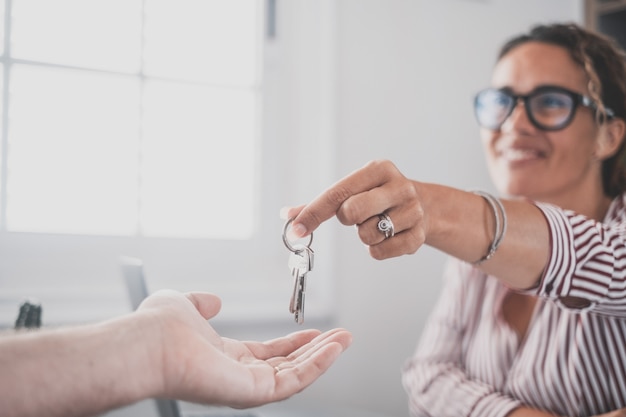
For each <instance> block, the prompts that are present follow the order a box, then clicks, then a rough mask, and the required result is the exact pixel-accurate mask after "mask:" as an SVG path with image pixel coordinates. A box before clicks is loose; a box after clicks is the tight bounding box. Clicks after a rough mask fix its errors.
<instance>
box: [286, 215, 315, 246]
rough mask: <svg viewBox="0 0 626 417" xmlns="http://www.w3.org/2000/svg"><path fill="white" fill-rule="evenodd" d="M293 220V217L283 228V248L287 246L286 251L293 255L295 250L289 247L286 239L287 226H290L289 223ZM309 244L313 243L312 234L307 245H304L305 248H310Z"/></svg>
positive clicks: (289, 244)
mask: <svg viewBox="0 0 626 417" xmlns="http://www.w3.org/2000/svg"><path fill="white" fill-rule="evenodd" d="M293 219H295V217H292V218H291V219H289V220H287V222H286V223H285V227H284V228H283V242H285V246H287V249H289V250H290V251H291V252H294V253H295V252H296V249H295V248H294V247H293V246H291V243H289V239H287V229H289V225H290V224H291V222H293ZM311 243H313V233H311V234H310V235H309V243H307V244H306V247H307V248H310V247H311Z"/></svg>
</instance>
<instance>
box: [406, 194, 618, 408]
mask: <svg viewBox="0 0 626 417" xmlns="http://www.w3.org/2000/svg"><path fill="white" fill-rule="evenodd" d="M537 207H539V208H540V209H541V210H542V212H543V213H544V215H545V217H546V219H547V221H548V224H549V229H550V238H551V252H550V257H549V261H548V265H547V267H546V270H545V271H544V275H543V277H542V278H541V280H540V282H539V285H538V287H537V288H535V289H534V290H532V293H533V294H536V295H538V297H539V300H538V302H537V304H536V307H535V310H534V312H533V316H532V318H531V321H530V324H529V327H528V330H527V333H526V336H525V337H524V338H523V339H522V340H519V337H518V335H517V333H516V332H515V331H514V330H513V329H512V328H511V327H509V325H508V323H507V322H506V321H505V319H504V316H503V313H502V303H503V300H504V298H505V297H506V295H507V294H508V292H509V291H511V290H510V289H509V288H507V287H506V286H505V285H503V284H502V283H501V282H500V281H498V280H497V279H496V278H494V277H492V276H488V275H486V274H485V273H483V272H482V271H480V270H479V269H477V268H474V267H472V266H471V265H469V264H467V263H464V262H461V261H459V260H455V259H450V261H449V263H448V265H447V268H446V271H445V273H444V285H443V289H442V294H441V296H440V298H439V301H438V303H437V305H436V306H435V309H434V310H433V312H432V313H431V316H430V318H429V320H428V322H427V323H426V326H425V328H424V331H423V333H422V336H421V339H420V342H419V344H418V346H417V349H416V351H415V354H414V356H413V357H412V358H411V359H410V360H409V361H407V363H406V365H405V368H404V371H403V384H404V387H405V389H406V391H407V393H408V396H409V405H410V409H411V413H412V415H414V416H435V417H446V416H454V417H459V416H481V417H503V416H505V415H507V414H508V413H509V412H511V411H512V410H513V409H514V408H516V407H519V406H521V405H524V406H527V407H531V408H535V409H539V410H544V411H549V412H552V413H555V414H557V415H560V416H568V417H569V416H593V415H597V414H601V413H604V412H609V411H612V410H615V409H618V408H622V407H626V195H624V196H621V197H619V198H617V199H615V200H614V201H613V202H612V204H611V206H610V208H609V211H608V213H607V215H606V218H605V220H604V222H603V223H599V222H597V221H594V220H591V219H588V218H586V217H584V216H581V215H578V214H576V213H573V212H571V211H567V210H562V209H559V208H557V207H555V206H551V205H547V204H540V203H538V204H537ZM567 296H569V297H578V298H582V299H584V301H585V302H584V307H582V308H573V307H568V304H569V303H567V302H564V299H563V297H567Z"/></svg>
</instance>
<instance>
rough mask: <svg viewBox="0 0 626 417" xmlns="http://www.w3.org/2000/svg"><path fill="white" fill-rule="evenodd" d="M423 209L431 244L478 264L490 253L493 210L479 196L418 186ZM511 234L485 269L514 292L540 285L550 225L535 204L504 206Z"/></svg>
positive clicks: (507, 204)
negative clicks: (539, 280)
mask: <svg viewBox="0 0 626 417" xmlns="http://www.w3.org/2000/svg"><path fill="white" fill-rule="evenodd" d="M415 188H416V190H417V193H418V195H419V198H421V201H422V204H423V206H424V213H425V218H424V223H425V228H427V230H426V231H425V235H426V243H427V244H428V245H430V246H433V247H435V248H437V249H440V250H442V251H443V252H446V253H448V254H450V255H452V256H455V257H457V258H459V259H463V260H465V261H468V262H474V261H477V260H479V259H481V257H483V256H484V255H485V254H486V253H487V251H488V248H489V245H490V244H491V242H492V240H493V238H494V230H495V217H494V213H493V209H492V208H491V206H490V205H489V204H488V203H487V201H486V200H485V199H484V198H483V197H481V196H479V195H476V194H473V193H470V192H465V191H461V190H457V189H454V188H450V187H445V186H441V185H436V184H425V183H418V182H415ZM502 203H503V206H504V209H505V212H506V216H507V220H508V221H507V230H506V234H505V235H504V238H503V240H502V244H501V245H500V246H499V248H498V250H497V252H496V253H495V255H494V256H493V257H492V258H491V259H489V260H487V261H485V262H483V263H482V264H481V268H482V269H483V270H485V271H486V272H488V273H490V274H493V275H495V276H497V277H498V278H500V279H501V280H503V281H504V282H506V283H507V284H508V285H510V286H512V287H514V288H529V287H532V286H533V285H535V284H536V282H537V280H538V279H539V277H540V276H541V273H542V271H543V270H544V268H545V266H546V263H547V259H548V251H549V245H550V237H549V231H548V226H547V223H546V220H545V218H544V216H543V214H542V213H541V211H540V210H539V209H538V208H537V207H535V206H534V205H533V204H530V203H528V202H524V201H510V200H506V201H502Z"/></svg>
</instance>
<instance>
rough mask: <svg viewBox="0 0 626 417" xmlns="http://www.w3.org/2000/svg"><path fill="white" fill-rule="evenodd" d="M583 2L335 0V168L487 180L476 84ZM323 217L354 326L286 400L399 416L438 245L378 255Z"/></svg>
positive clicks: (344, 308) (430, 298) (477, 182)
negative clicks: (521, 38)
mask: <svg viewBox="0 0 626 417" xmlns="http://www.w3.org/2000/svg"><path fill="white" fill-rule="evenodd" d="M582 9H583V5H582V1H581V0H549V1H546V0H525V1H519V0H434V1H433V0H430V1H425V0H421V1H416V0H340V1H337V16H336V22H337V28H336V30H337V36H338V39H337V46H336V53H337V54H338V56H337V58H336V60H337V77H336V83H337V105H336V106H335V107H336V109H337V115H336V124H337V147H338V155H337V156H336V161H337V167H336V170H337V178H336V179H339V178H340V177H341V176H344V175H345V174H347V173H349V172H351V171H352V170H354V169H356V168H359V167H360V166H362V165H363V164H364V163H366V162H367V161H368V160H370V159H378V158H388V159H391V160H392V161H394V162H395V163H396V164H397V165H398V166H399V167H400V169H401V170H402V171H403V172H404V173H405V174H406V175H407V176H409V177H412V178H415V179H420V180H424V181H432V182H439V183H444V184H448V185H454V186H458V187H460V188H464V189H470V188H482V189H490V187H491V183H490V181H489V178H488V176H487V172H486V169H485V168H484V166H483V165H484V164H483V156H482V151H481V147H480V143H479V139H478V131H477V128H476V125H475V123H474V120H473V115H472V111H471V109H472V107H471V100H472V96H473V94H474V93H475V92H476V91H477V90H479V89H480V88H482V87H484V86H486V85H487V84H488V82H489V76H490V70H491V67H492V65H493V63H494V60H495V54H496V51H497V48H498V47H499V46H500V45H501V44H502V43H503V42H504V40H505V39H507V38H508V37H510V36H512V35H514V34H517V33H518V32H520V31H525V30H527V29H528V28H529V27H530V25H532V24H534V23H539V22H549V21H556V20H567V21H578V22H581V21H582ZM332 222H333V223H334V227H333V231H335V232H336V238H337V243H338V244H337V247H338V253H337V255H336V257H335V262H336V271H337V285H338V296H337V299H338V303H339V304H338V317H337V321H336V323H335V324H336V325H338V326H342V327H346V328H348V329H350V330H351V331H352V332H353V333H354V344H353V346H352V347H351V348H350V350H349V351H347V352H346V354H345V356H344V357H342V358H341V359H340V360H339V362H338V363H337V364H336V365H335V367H334V368H333V369H331V370H330V371H329V373H328V374H327V375H325V376H324V377H323V378H322V379H321V380H320V381H318V383H317V384H315V385H314V386H313V387H311V388H310V389H309V390H307V391H305V392H303V393H302V394H300V396H298V397H296V398H295V399H293V400H290V401H294V402H295V401H301V402H309V403H314V402H317V401H324V402H326V403H330V404H338V405H347V406H354V407H357V408H365V409H369V410H376V411H379V412H383V413H385V414H388V415H393V416H405V415H407V414H408V406H407V400H406V396H405V394H404V391H403V389H402V387H401V383H400V372H401V371H400V370H401V367H402V365H403V363H404V361H405V360H406V358H407V357H409V356H410V355H411V353H412V351H413V349H414V347H415V344H416V341H417V339H418V337H419V334H420V332H421V330H422V327H423V325H424V321H425V318H426V315H427V313H428V311H429V310H430V309H431V307H432V305H433V303H434V300H435V298H436V296H437V294H438V291H439V276H440V273H441V270H442V262H443V256H442V255H441V254H440V253H438V252H435V251H433V250H431V249H430V248H425V249H423V250H422V251H420V252H418V254H416V255H415V256H405V257H402V258H398V259H394V260H388V261H383V262H379V261H375V260H373V259H371V258H369V255H368V254H367V251H366V250H365V249H364V247H363V246H362V245H361V244H360V242H359V240H358V238H357V236H356V233H355V231H354V229H353V228H345V227H342V226H341V225H340V224H339V223H338V222H337V221H336V220H332ZM311 279H314V278H311ZM311 285H312V284H311ZM309 302H310V303H313V302H314V300H310V301H309Z"/></svg>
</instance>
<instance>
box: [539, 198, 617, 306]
mask: <svg viewBox="0 0 626 417" xmlns="http://www.w3.org/2000/svg"><path fill="white" fill-rule="evenodd" d="M535 204H536V205H537V207H538V208H539V209H540V210H541V211H542V212H543V214H544V216H545V218H546V221H547V223H548V228H549V232H550V254H549V259H548V264H547V266H546V269H545V271H544V274H543V276H542V277H541V280H540V282H539V286H538V287H537V295H539V296H542V297H547V298H549V299H551V300H553V301H554V302H556V303H557V305H559V306H560V307H562V308H565V309H570V310H578V311H593V312H595V313H598V314H603V315H609V316H615V317H626V244H625V243H626V228H625V224H624V222H623V221H620V220H619V218H620V216H617V217H618V219H613V220H609V221H608V222H607V223H601V222H598V221H595V220H593V219H590V218H588V217H585V216H582V215H580V214H577V213H574V212H572V211H568V210H563V209H561V208H559V207H556V206H553V205H550V204H545V203H535ZM620 213H621V214H623V212H621V211H620Z"/></svg>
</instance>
